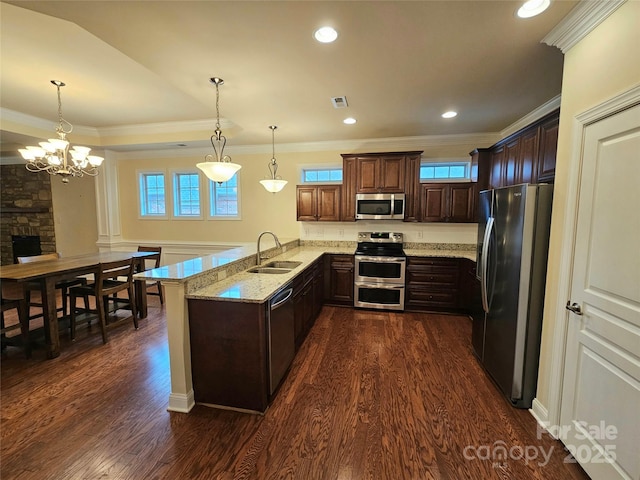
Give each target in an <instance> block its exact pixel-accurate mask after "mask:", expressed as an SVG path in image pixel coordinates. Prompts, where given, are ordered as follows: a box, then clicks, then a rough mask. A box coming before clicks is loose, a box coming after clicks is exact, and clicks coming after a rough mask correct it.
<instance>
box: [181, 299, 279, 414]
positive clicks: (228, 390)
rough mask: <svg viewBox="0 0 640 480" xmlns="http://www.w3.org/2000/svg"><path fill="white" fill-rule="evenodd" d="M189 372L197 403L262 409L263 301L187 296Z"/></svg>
mask: <svg viewBox="0 0 640 480" xmlns="http://www.w3.org/2000/svg"><path fill="white" fill-rule="evenodd" d="M188 305H189V331H190V342H191V372H192V377H193V391H194V396H195V401H196V403H205V404H211V405H221V406H227V407H233V408H239V409H245V410H251V411H256V412H264V411H265V410H266V409H267V406H268V404H269V403H268V402H269V398H268V389H269V385H268V366H267V338H266V333H267V327H266V312H267V305H266V304H264V303H243V302H223V301H215V300H195V299H190V300H189V302H188Z"/></svg>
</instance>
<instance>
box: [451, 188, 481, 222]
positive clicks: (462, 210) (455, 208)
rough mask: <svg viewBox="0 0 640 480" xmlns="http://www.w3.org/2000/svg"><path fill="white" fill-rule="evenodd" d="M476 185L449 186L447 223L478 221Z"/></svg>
mask: <svg viewBox="0 0 640 480" xmlns="http://www.w3.org/2000/svg"><path fill="white" fill-rule="evenodd" d="M476 195H477V191H476V184H475V183H454V184H451V185H449V208H448V210H449V211H448V212H447V221H448V222H456V223H465V222H474V221H475V220H476Z"/></svg>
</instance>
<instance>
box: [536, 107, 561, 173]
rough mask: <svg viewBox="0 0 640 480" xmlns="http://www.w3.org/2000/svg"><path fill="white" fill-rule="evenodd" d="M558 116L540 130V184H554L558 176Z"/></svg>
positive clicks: (546, 122) (548, 121)
mask: <svg viewBox="0 0 640 480" xmlns="http://www.w3.org/2000/svg"><path fill="white" fill-rule="evenodd" d="M558 127H559V122H558V116H557V115H556V116H555V117H552V118H549V119H548V120H547V121H545V122H543V123H542V124H541V125H540V128H539V137H540V141H539V152H538V182H549V183H551V182H553V180H554V178H555V176H556V151H557V149H558Z"/></svg>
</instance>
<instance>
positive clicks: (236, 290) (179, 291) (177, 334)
mask: <svg viewBox="0 0 640 480" xmlns="http://www.w3.org/2000/svg"><path fill="white" fill-rule="evenodd" d="M354 250H355V242H300V241H299V240H298V239H295V240H288V241H283V242H282V247H281V248H272V249H270V250H267V251H266V252H264V254H265V256H266V257H269V260H270V261H274V260H278V261H280V260H287V261H296V262H300V265H299V266H297V267H295V268H293V269H292V270H291V271H290V272H287V273H283V274H277V275H269V274H259V273H250V272H248V269H250V268H252V267H254V266H255V265H256V246H255V244H245V245H243V246H240V247H236V248H231V249H229V250H225V251H222V252H218V253H215V254H212V255H207V256H203V257H199V258H194V259H190V260H187V261H185V262H181V263H178V264H175V265H169V266H163V267H160V268H157V269H154V270H148V271H146V272H142V273H139V274H137V275H136V278H137V279H142V278H146V279H148V280H160V281H161V282H162V284H163V285H164V288H165V299H166V313H167V335H168V341H169V354H170V369H171V393H170V396H169V406H168V410H170V411H176V412H184V413H187V412H189V411H190V410H191V409H192V408H193V406H194V405H195V403H196V396H195V395H194V388H193V376H192V371H193V368H192V364H191V361H192V354H191V339H190V334H191V333H194V334H195V332H190V327H189V307H188V304H189V301H190V300H191V301H212V302H232V303H230V304H229V306H231V305H239V304H245V305H251V304H253V306H254V307H255V306H257V305H260V304H265V303H266V302H267V301H268V300H269V298H270V297H271V296H273V295H274V294H275V293H277V292H278V291H279V290H280V289H281V287H282V286H284V285H285V284H287V283H289V282H292V281H294V280H295V279H296V277H298V276H301V275H303V274H305V273H306V272H307V271H309V272H311V269H310V267H312V266H314V265H316V266H317V265H320V264H321V263H320V262H322V258H323V256H325V254H327V255H328V256H331V255H337V256H340V257H346V258H348V257H349V256H351V255H352V254H353V252H354ZM406 253H407V255H408V256H409V257H438V258H441V257H445V258H451V259H463V260H464V261H466V262H470V263H472V262H474V261H475V255H476V254H475V245H459V244H408V245H407V246H406ZM327 258H328V257H327ZM327 283H329V279H326V278H325V281H324V285H325V286H326V285H327ZM320 285H322V283H321V284H320ZM321 297H322V296H321ZM321 300H322V298H321ZM214 361H215V359H214ZM265 395H266V394H265ZM198 401H200V400H198ZM203 403H209V402H203ZM262 405H264V401H263V402H262ZM232 406H233V405H232ZM240 408H242V407H240ZM265 408H266V407H265ZM246 410H252V411H261V410H262V408H261V407H259V408H246Z"/></svg>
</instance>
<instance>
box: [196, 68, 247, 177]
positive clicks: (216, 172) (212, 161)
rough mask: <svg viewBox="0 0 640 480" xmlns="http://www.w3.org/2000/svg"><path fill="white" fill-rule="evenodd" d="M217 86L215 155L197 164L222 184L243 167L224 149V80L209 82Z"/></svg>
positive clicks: (206, 173) (212, 144)
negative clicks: (220, 88) (222, 113)
mask: <svg viewBox="0 0 640 480" xmlns="http://www.w3.org/2000/svg"><path fill="white" fill-rule="evenodd" d="M209 81H210V82H211V83H213V84H214V85H215V86H216V129H215V130H214V132H213V135H211V146H212V147H213V155H211V154H209V155H206V156H205V157H204V159H205V161H204V162H200V163H197V164H196V167H198V168H199V169H200V170H202V172H203V173H204V174H205V175H206V176H207V178H208V179H209V180H211V181H214V182H218V183H222V182H226V181H228V180H230V179H231V177H233V176H234V175H235V174H236V172H237V171H238V170H240V169H241V168H242V166H241V165H238V164H237V163H233V162H232V161H231V157H230V156H229V155H225V154H224V147H225V145H226V144H227V138H226V137H225V136H224V135H222V131H221V130H220V90H219V87H220V85H224V80H223V79H221V78H218V77H213V78H211V79H210V80H209Z"/></svg>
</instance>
